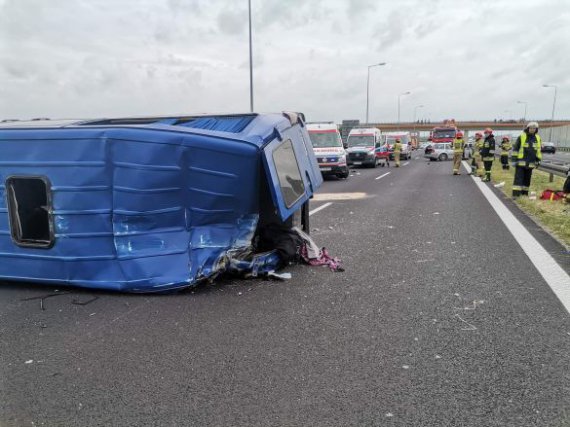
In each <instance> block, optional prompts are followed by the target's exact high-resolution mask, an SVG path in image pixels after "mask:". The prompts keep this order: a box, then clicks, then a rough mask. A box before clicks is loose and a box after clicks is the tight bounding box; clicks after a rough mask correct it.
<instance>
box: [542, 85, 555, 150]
mask: <svg viewBox="0 0 570 427" xmlns="http://www.w3.org/2000/svg"><path fill="white" fill-rule="evenodd" d="M542 87H553V88H554V101H553V102H552V117H551V118H550V122H551V123H550V136H549V137H548V139H549V140H550V141H551V142H552V122H554V110H555V109H556V92H557V90H558V86H556V85H542Z"/></svg>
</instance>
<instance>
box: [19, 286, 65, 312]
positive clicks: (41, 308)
mask: <svg viewBox="0 0 570 427" xmlns="http://www.w3.org/2000/svg"><path fill="white" fill-rule="evenodd" d="M69 293H71V292H59V291H58V290H57V289H56V291H55V293H53V294H47V295H41V296H38V297H31V298H23V299H22V300H21V301H33V300H37V299H39V300H40V310H45V307H44V300H46V299H48V298H51V297H57V296H60V295H67V294H69Z"/></svg>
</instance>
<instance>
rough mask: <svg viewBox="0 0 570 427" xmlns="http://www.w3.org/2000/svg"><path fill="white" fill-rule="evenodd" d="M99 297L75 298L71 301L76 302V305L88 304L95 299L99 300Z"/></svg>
mask: <svg viewBox="0 0 570 427" xmlns="http://www.w3.org/2000/svg"><path fill="white" fill-rule="evenodd" d="M98 299H99V297H97V296H95V297H93V298H91V299H88V300H87V301H77V300H73V301H72V302H71V303H72V304H75V305H88V304H91V303H92V302H93V301H97V300H98Z"/></svg>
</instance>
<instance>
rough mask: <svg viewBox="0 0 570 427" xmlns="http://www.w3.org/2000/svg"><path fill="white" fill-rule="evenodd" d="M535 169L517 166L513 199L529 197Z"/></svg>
mask: <svg viewBox="0 0 570 427" xmlns="http://www.w3.org/2000/svg"><path fill="white" fill-rule="evenodd" d="M533 169H534V168H533V167H529V166H522V165H521V166H519V165H517V167H516V168H515V180H514V182H513V197H517V196H528V189H529V188H530V180H531V178H532V170H533Z"/></svg>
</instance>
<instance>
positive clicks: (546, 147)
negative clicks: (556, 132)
mask: <svg viewBox="0 0 570 427" xmlns="http://www.w3.org/2000/svg"><path fill="white" fill-rule="evenodd" d="M540 151H542V152H543V153H552V154H556V146H555V145H554V143H553V142H543V143H542V146H541V147H540Z"/></svg>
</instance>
